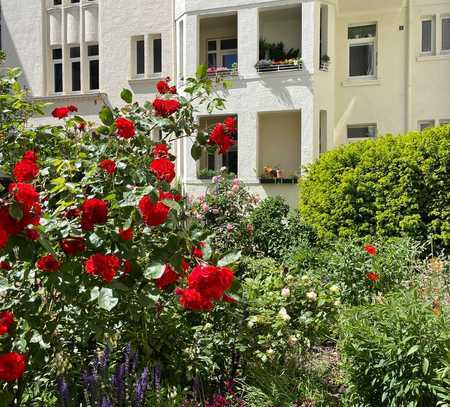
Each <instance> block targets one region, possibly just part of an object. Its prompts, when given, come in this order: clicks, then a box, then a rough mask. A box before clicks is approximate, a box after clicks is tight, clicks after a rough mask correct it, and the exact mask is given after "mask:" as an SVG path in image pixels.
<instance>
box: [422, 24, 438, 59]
mask: <svg viewBox="0 0 450 407" xmlns="http://www.w3.org/2000/svg"><path fill="white" fill-rule="evenodd" d="M421 32H422V34H421V37H422V43H421V44H422V45H421V52H422V54H432V53H433V52H434V37H435V28H434V19H433V18H432V17H424V18H422V29H421Z"/></svg>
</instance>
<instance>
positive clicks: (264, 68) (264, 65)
mask: <svg viewBox="0 0 450 407" xmlns="http://www.w3.org/2000/svg"><path fill="white" fill-rule="evenodd" d="M255 68H256V70H257V72H260V73H263V72H281V71H301V70H302V69H303V63H302V61H301V60H293V61H289V62H288V61H281V62H276V61H270V60H261V61H258V62H257V63H256V65H255Z"/></svg>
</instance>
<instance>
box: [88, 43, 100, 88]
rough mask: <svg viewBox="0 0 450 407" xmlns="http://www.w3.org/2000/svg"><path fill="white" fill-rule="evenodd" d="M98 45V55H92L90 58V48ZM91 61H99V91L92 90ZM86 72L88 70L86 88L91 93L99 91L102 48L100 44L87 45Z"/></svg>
mask: <svg viewBox="0 0 450 407" xmlns="http://www.w3.org/2000/svg"><path fill="white" fill-rule="evenodd" d="M93 45H96V46H97V48H98V53H97V55H91V56H89V47H90V46H93ZM91 61H98V63H99V72H98V88H97V89H91ZM86 64H87V66H86V70H87V83H86V88H87V89H89V91H97V90H99V89H100V48H99V44H98V42H88V43H86Z"/></svg>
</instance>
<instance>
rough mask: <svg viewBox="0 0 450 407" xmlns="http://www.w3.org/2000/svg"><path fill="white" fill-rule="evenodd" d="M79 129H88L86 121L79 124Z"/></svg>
mask: <svg viewBox="0 0 450 407" xmlns="http://www.w3.org/2000/svg"><path fill="white" fill-rule="evenodd" d="M78 130H80V131H85V130H86V122H81V123H80V124H79V125H78Z"/></svg>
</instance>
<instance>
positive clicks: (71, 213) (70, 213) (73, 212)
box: [64, 208, 81, 219]
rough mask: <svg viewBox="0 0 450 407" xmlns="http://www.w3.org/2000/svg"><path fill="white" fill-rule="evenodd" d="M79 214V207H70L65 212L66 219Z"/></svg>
mask: <svg viewBox="0 0 450 407" xmlns="http://www.w3.org/2000/svg"><path fill="white" fill-rule="evenodd" d="M80 215H81V209H80V208H72V209H69V210H68V211H67V212H66V213H65V215H64V216H65V217H66V218H67V219H75V218H78V216H80Z"/></svg>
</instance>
